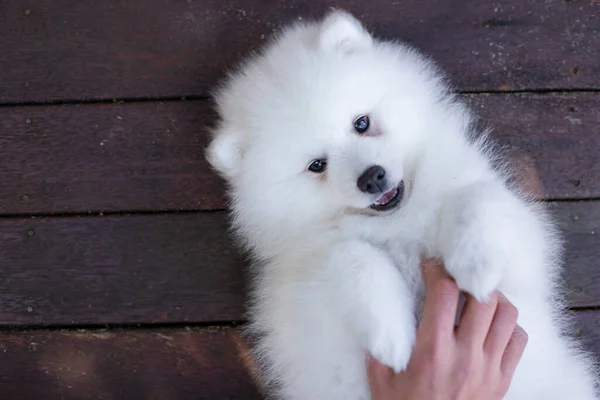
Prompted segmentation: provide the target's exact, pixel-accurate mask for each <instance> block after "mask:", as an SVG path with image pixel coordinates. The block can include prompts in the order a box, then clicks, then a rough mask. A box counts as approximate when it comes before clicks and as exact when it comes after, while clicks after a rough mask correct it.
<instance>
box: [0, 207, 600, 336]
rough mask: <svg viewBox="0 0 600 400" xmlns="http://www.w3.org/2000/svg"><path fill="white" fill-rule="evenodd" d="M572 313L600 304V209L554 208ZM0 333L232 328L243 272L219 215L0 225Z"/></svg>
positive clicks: (238, 313)
mask: <svg viewBox="0 0 600 400" xmlns="http://www.w3.org/2000/svg"><path fill="white" fill-rule="evenodd" d="M552 211H553V213H554V215H555V216H556V219H557V221H559V224H560V226H561V227H562V229H563V230H564V231H565V232H566V239H567V248H568V252H567V266H568V270H567V274H566V277H567V284H568V286H569V298H570V299H571V302H570V304H569V305H571V306H597V305H600V273H599V272H598V268H597V264H598V262H597V260H598V259H600V234H596V233H595V232H600V202H582V203H563V202H561V203H557V204H554V205H552ZM0 243H2V246H0V260H2V274H1V275H0V304H2V308H0V324H2V325H77V324H123V323H126V324H127V323H129V324H131V323H134V324H144V323H170V322H190V323H191V322H207V321H236V320H241V319H243V318H244V315H243V311H244V293H245V285H244V282H245V279H244V278H245V272H246V268H247V266H246V265H245V264H244V263H243V262H242V261H241V257H240V256H239V254H238V251H237V250H236V249H235V248H233V247H231V241H230V240H229V238H228V234H227V221H226V219H225V216H224V214H222V213H198V214H178V215H177V214H176V215H172V214H171V215H150V216H130V217H117V216H114V217H81V218H34V219H4V220H2V224H0Z"/></svg>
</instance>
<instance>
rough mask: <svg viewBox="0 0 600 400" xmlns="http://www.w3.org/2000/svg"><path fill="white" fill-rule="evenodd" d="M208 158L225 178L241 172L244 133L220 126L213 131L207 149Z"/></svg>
mask: <svg viewBox="0 0 600 400" xmlns="http://www.w3.org/2000/svg"><path fill="white" fill-rule="evenodd" d="M206 159H207V160H208V162H209V163H210V165H212V167H213V168H214V169H215V170H216V171H217V172H218V173H219V174H221V175H222V176H223V177H224V178H225V179H231V178H233V177H234V176H235V175H237V173H238V172H239V170H240V168H241V163H242V135H240V134H239V133H237V132H235V131H234V130H232V129H230V128H228V127H226V126H220V127H219V128H217V129H216V130H215V131H214V132H213V139H212V142H211V143H210V144H209V145H208V148H207V149H206Z"/></svg>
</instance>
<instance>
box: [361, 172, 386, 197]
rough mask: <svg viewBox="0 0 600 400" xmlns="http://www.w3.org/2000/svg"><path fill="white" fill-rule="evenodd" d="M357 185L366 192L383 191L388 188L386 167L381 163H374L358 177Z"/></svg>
mask: <svg viewBox="0 0 600 400" xmlns="http://www.w3.org/2000/svg"><path fill="white" fill-rule="evenodd" d="M356 185H357V186H358V188H359V189H360V190H361V192H365V193H373V194H375V193H383V192H384V191H385V190H386V189H387V184H386V179H385V169H383V167H382V166H380V165H373V166H372V167H369V168H367V169H366V170H365V172H363V173H362V175H361V176H359V177H358V181H357V182H356Z"/></svg>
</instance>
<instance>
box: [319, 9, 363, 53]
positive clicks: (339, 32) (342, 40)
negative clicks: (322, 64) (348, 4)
mask: <svg viewBox="0 0 600 400" xmlns="http://www.w3.org/2000/svg"><path fill="white" fill-rule="evenodd" d="M319 42H320V45H321V47H322V48H323V49H325V50H337V51H343V52H352V51H353V50H356V49H360V48H366V47H369V46H371V45H372V44H373V38H372V37H371V35H370V34H369V32H367V30H366V29H365V28H364V27H363V26H362V24H361V23H360V22H359V21H358V20H357V19H356V18H354V17H353V16H352V15H351V14H350V13H348V12H346V11H342V10H334V11H332V12H331V13H330V14H329V15H328V16H327V17H326V18H325V19H324V20H323V22H322V23H321V32H320V36H319Z"/></svg>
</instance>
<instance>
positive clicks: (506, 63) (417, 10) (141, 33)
mask: <svg viewBox="0 0 600 400" xmlns="http://www.w3.org/2000/svg"><path fill="white" fill-rule="evenodd" d="M1 6H2V11H1V12H0V37H1V38H2V41H1V42H0V53H1V54H2V57H0V102H2V103H10V102H22V101H48V100H60V99H62V100H64V99H92V98H96V99H97V98H113V97H122V98H123V97H126V98H130V97H164V96H167V97H178V96H189V95H205V94H207V92H208V89H209V88H211V87H212V86H213V85H214V84H215V82H216V81H217V79H219V78H220V77H222V76H223V75H224V71H225V69H226V68H230V67H232V66H234V65H235V64H236V63H237V62H238V61H239V60H240V58H241V57H242V56H243V55H247V54H249V52H250V50H252V49H256V48H258V47H259V46H260V45H261V44H263V43H264V42H265V40H266V38H267V37H268V35H269V34H270V33H272V32H273V31H274V30H276V29H278V28H280V27H281V26H283V25H284V24H287V23H289V22H292V21H294V20H297V19H300V18H302V19H306V18H309V17H320V16H322V15H323V13H324V12H325V11H326V10H327V9H329V7H331V6H337V7H342V8H345V9H348V10H350V11H352V12H353V13H355V14H356V15H357V16H358V17H360V18H361V19H362V20H363V21H364V22H365V23H366V25H367V26H368V27H369V28H370V30H372V31H373V32H374V33H375V34H377V35H378V36H382V37H385V38H393V39H402V40H405V41H407V42H409V43H411V44H413V45H415V46H417V47H419V48H421V49H423V50H424V51H426V52H427V53H428V54H430V55H431V56H433V58H434V59H436V60H438V61H439V63H440V64H441V65H442V66H443V67H444V68H445V69H447V70H448V71H449V74H450V76H451V77H452V79H453V81H454V82H455V83H456V85H457V87H458V88H460V89H464V90H482V89H485V90H488V89H501V90H502V89H507V88H509V89H532V88H598V87H599V86H598V85H599V82H600V79H599V77H600V65H599V63H598V62H597V50H598V44H599V42H600V4H599V3H598V2H596V1H564V0H550V1H545V2H543V3H540V2H539V1H536V0H512V1H504V2H482V1H477V0H463V1H460V2H457V1H448V0H434V1H428V2H423V1H420V0H407V1H403V2H390V1H386V0H377V1H371V2H364V1H362V0H345V1H333V0H319V1H313V0H310V1H309V0H291V1H286V2H285V3H281V2H278V1H274V0H270V1H256V2H251V1H247V0H245V1H244V0H238V1H233V0H227V1H222V0H204V1H198V0H189V1H175V0H143V1H142V0H140V1H125V2H124V1H117V0H110V1H93V0H83V1H77V2H73V1H69V0H55V1H52V2H47V1H42V0H33V1H30V2H28V3H26V4H25V3H23V2H22V1H20V0H5V1H3V2H2V5H1Z"/></svg>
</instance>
